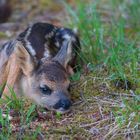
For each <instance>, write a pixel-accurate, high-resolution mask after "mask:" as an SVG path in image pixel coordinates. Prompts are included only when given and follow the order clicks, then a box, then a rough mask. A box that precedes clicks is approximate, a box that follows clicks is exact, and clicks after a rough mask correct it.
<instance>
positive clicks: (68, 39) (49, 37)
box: [0, 22, 80, 113]
mask: <svg viewBox="0 0 140 140" xmlns="http://www.w3.org/2000/svg"><path fill="white" fill-rule="evenodd" d="M79 50H80V42H79V38H78V36H77V34H76V33H75V32H74V31H72V30H71V29H68V28H62V27H57V26H54V25H52V24H48V23H40V22H39V23H34V24H32V25H30V26H29V27H28V28H27V29H26V30H25V31H24V32H22V33H21V34H20V35H19V36H18V37H17V38H16V39H15V40H12V41H9V42H7V43H5V44H4V45H3V46H2V47H1V48H0V85H3V88H2V91H1V93H2V98H4V97H5V96H9V94H7V93H8V90H9V89H8V86H10V87H13V88H14V90H15V93H16V94H17V95H21V94H23V95H25V96H26V97H27V98H30V99H32V100H33V101H34V102H36V103H37V104H38V105H41V106H43V107H45V108H47V109H49V110H55V111H57V112H61V113H65V112H67V111H68V110H69V109H70V106H71V104H72V103H71V100H70V94H69V91H68V89H69V85H70V81H69V75H71V74H73V67H74V66H75V64H76V58H77V52H78V51H79Z"/></svg>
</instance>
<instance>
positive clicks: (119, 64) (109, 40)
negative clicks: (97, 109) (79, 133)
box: [64, 0, 140, 137]
mask: <svg viewBox="0 0 140 140" xmlns="http://www.w3.org/2000/svg"><path fill="white" fill-rule="evenodd" d="M64 5H65V6H66V9H67V10H68V12H69V15H70V16H69V17H70V18H69V19H68V21H69V22H68V23H67V24H69V25H70V26H71V27H72V28H74V27H77V28H78V29H79V32H80V37H81V40H82V41H81V46H82V55H81V56H82V59H84V60H83V61H84V62H85V63H86V64H90V65H91V66H92V67H93V69H92V70H94V71H95V69H96V67H98V68H97V69H99V66H101V67H102V66H103V65H104V68H103V69H105V71H107V77H108V78H107V79H109V80H110V81H116V80H118V79H120V80H122V81H124V84H125V87H126V88H125V89H127V91H128V89H131V88H132V87H130V88H128V85H127V81H130V82H131V84H132V85H135V90H134V92H136V93H134V94H136V95H135V96H134V97H133V98H130V97H129V98H128V97H125V98H123V99H120V101H121V102H122V103H123V105H124V107H119V105H118V107H117V108H116V109H115V110H114V111H113V114H114V116H115V120H116V121H115V122H116V124H118V125H119V127H118V128H119V129H116V132H117V131H122V130H124V129H126V130H128V131H131V129H132V130H133V132H135V131H136V132H138V133H139V127H140V117H139V116H140V114H139V113H140V106H139V105H140V100H139V97H140V92H139V91H138V92H137V89H138V85H139V82H140V81H139V76H140V73H139V70H138V69H139V57H140V55H139V54H140V49H139V47H138V44H139V43H140V39H139V38H140V34H139V31H140V28H139V22H140V20H139V18H138V17H137V15H139V14H140V10H139V8H138V7H139V6H140V1H138V0H134V1H132V0H130V1H126V0H123V1H113V0H106V1H104V2H103V1H102V0H99V1H96V0H95V1H92V2H89V3H87V4H85V3H84V2H81V1H77V5H76V6H75V10H73V8H72V7H71V6H70V5H67V4H66V3H64ZM103 71H104V70H103ZM96 72H97V73H96V74H97V75H99V74H98V71H96ZM102 78H103V77H102ZM106 83H107V81H106ZM118 95H120V96H121V94H118ZM118 125H117V126H118ZM121 128H123V129H121ZM114 132H115V131H114ZM129 133H130V132H129ZM111 134H112V133H111ZM107 137H108V135H107Z"/></svg>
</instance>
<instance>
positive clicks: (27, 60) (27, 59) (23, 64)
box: [15, 41, 35, 76]
mask: <svg viewBox="0 0 140 140" xmlns="http://www.w3.org/2000/svg"><path fill="white" fill-rule="evenodd" d="M15 55H16V59H17V63H18V64H19V67H20V68H21V69H22V71H23V73H24V74H25V75H26V76H28V75H30V74H32V71H33V70H34V68H35V61H34V59H33V57H32V56H31V55H30V53H29V52H28V51H27V50H26V49H25V47H24V46H23V44H22V43H21V42H20V41H17V42H16V46H15Z"/></svg>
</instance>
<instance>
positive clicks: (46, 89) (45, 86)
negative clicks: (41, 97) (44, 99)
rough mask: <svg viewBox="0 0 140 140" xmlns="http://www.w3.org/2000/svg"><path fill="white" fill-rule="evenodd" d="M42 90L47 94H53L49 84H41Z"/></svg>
mask: <svg viewBox="0 0 140 140" xmlns="http://www.w3.org/2000/svg"><path fill="white" fill-rule="evenodd" d="M40 91H41V92H42V93H43V94H45V95H51V92H52V90H51V89H50V88H49V87H48V86H47V85H43V86H40Z"/></svg>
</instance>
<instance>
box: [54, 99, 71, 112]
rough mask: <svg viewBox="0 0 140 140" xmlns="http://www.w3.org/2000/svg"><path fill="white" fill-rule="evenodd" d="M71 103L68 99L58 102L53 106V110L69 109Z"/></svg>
mask: <svg viewBox="0 0 140 140" xmlns="http://www.w3.org/2000/svg"><path fill="white" fill-rule="evenodd" d="M71 105H72V104H71V101H70V100H68V99H63V100H59V101H58V102H57V103H56V104H55V105H54V109H59V108H63V109H65V110H67V109H69V108H70V106H71Z"/></svg>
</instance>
